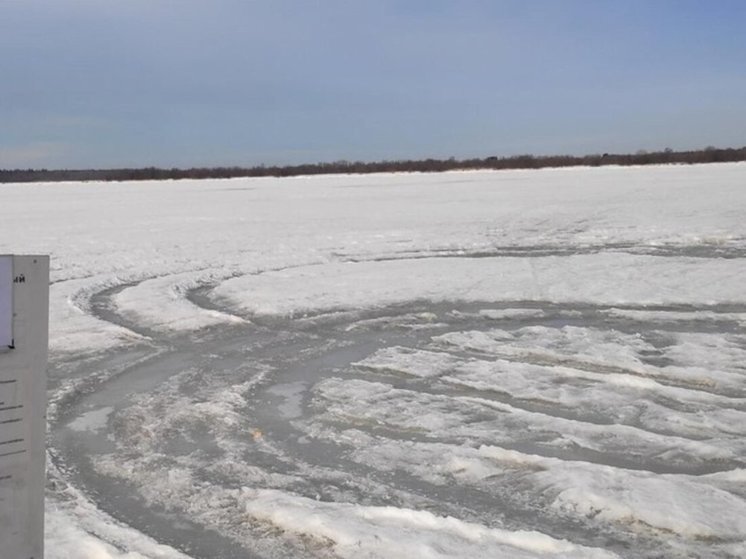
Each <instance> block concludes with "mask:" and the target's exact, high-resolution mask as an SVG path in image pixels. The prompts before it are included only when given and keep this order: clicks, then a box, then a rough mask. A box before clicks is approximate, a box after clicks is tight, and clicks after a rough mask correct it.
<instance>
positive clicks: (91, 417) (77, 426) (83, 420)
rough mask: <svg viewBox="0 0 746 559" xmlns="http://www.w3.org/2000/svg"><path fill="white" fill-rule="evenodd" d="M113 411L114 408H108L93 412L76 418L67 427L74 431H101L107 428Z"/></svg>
mask: <svg viewBox="0 0 746 559" xmlns="http://www.w3.org/2000/svg"><path fill="white" fill-rule="evenodd" d="M113 411H114V408H112V407H108V406H107V407H104V408H100V409H97V410H92V411H89V412H86V413H84V414H82V415H80V416H78V417H76V418H75V419H74V420H73V421H71V422H70V423H68V424H67V426H68V427H69V428H70V429H72V430H73V431H94V432H95V431H100V430H101V429H105V428H106V423H107V421H108V420H109V416H110V415H111V412H113Z"/></svg>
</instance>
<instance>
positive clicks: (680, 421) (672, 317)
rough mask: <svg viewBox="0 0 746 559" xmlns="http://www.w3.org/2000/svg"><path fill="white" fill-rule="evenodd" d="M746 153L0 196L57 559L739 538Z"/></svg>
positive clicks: (526, 550) (517, 548)
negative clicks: (33, 341)
mask: <svg viewBox="0 0 746 559" xmlns="http://www.w3.org/2000/svg"><path fill="white" fill-rule="evenodd" d="M744 184H746V165H743V164H723V165H701V166H660V167H641V168H614V167H604V168H576V169H547V170H540V171H505V172H481V171H480V172H453V173H443V174H398V175H397V174H391V175H389V174H381V175H367V176H350V175H338V176H319V177H296V178H286V179H272V178H264V179H233V180H213V181H209V180H207V181H164V182H138V183H60V184H24V185H21V184H17V185H15V184H11V185H2V186H0V254H1V253H49V254H51V257H52V258H51V265H52V270H51V272H52V277H51V279H52V284H51V287H50V312H51V324H50V346H51V356H50V362H51V363H50V365H51V366H50V372H49V377H50V379H49V409H48V418H49V460H48V477H49V483H48V490H47V523H46V524H47V526H46V530H47V532H46V556H47V557H49V558H51V559H68V558H73V557H74V558H76V559H78V558H80V559H186V558H191V559H198V558H206V557H221V558H225V559H230V558H238V557H272V558H275V557H341V558H345V557H381V558H384V557H385V558H395V557H433V558H439V559H440V558H446V557H494V558H499V557H504V558H517V557H525V558H551V557H578V558H580V557H588V558H596V557H597V558H635V559H636V558H653V557H660V556H665V557H671V558H682V559H683V558H689V557H700V558H703V559H704V558H713V559H714V558H737V557H743V556H746V522H745V521H744V519H746V490H745V489H744V481H746V473H745V472H746V427H745V426H746V365H744V364H745V363H746V335H745V334H744V327H745V326H746V292H745V291H744V288H743V285H744V279H743V278H744V277H746V220H744V219H743V216H745V215H746V190H744V188H743V185H744Z"/></svg>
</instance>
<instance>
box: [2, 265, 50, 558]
mask: <svg viewBox="0 0 746 559" xmlns="http://www.w3.org/2000/svg"><path fill="white" fill-rule="evenodd" d="M48 328H49V257H47V256H0V556H1V557H2V558H3V559H6V558H7V559H43V555H44V485H45V461H46V452H45V441H44V438H45V430H46V368H47V343H48V335H49V334H48Z"/></svg>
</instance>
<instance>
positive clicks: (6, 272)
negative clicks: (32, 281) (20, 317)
mask: <svg viewBox="0 0 746 559" xmlns="http://www.w3.org/2000/svg"><path fill="white" fill-rule="evenodd" d="M12 345H13V257H12V256H0V350H2V349H5V348H7V347H10V346H12Z"/></svg>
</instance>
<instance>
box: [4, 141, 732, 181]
mask: <svg viewBox="0 0 746 559" xmlns="http://www.w3.org/2000/svg"><path fill="white" fill-rule="evenodd" d="M732 161H746V146H745V147H742V148H725V149H720V148H715V147H707V148H705V149H700V150H691V151H674V150H672V149H668V148H667V149H665V150H663V151H652V152H647V151H644V150H640V151H638V152H637V153H634V154H617V153H604V154H593V155H582V156H575V155H542V156H537V155H514V156H510V157H497V156H492V157H485V158H472V159H455V158H453V157H451V158H449V159H408V160H395V161H376V162H363V161H354V162H353V161H335V162H333V163H308V164H302V165H274V166H265V165H258V166H255V167H193V168H190V169H177V168H171V169H163V168H159V167H145V168H140V169H5V170H3V169H0V183H9V182H57V181H140V180H164V179H227V178H235V177H291V176H298V175H322V174H340V173H382V172H427V173H431V172H441V171H452V170H463V169H498V170H500V169H541V168H544V167H574V166H590V167H600V166H603V165H625V166H629V165H656V164H664V163H679V164H693V163H721V162H732Z"/></svg>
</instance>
